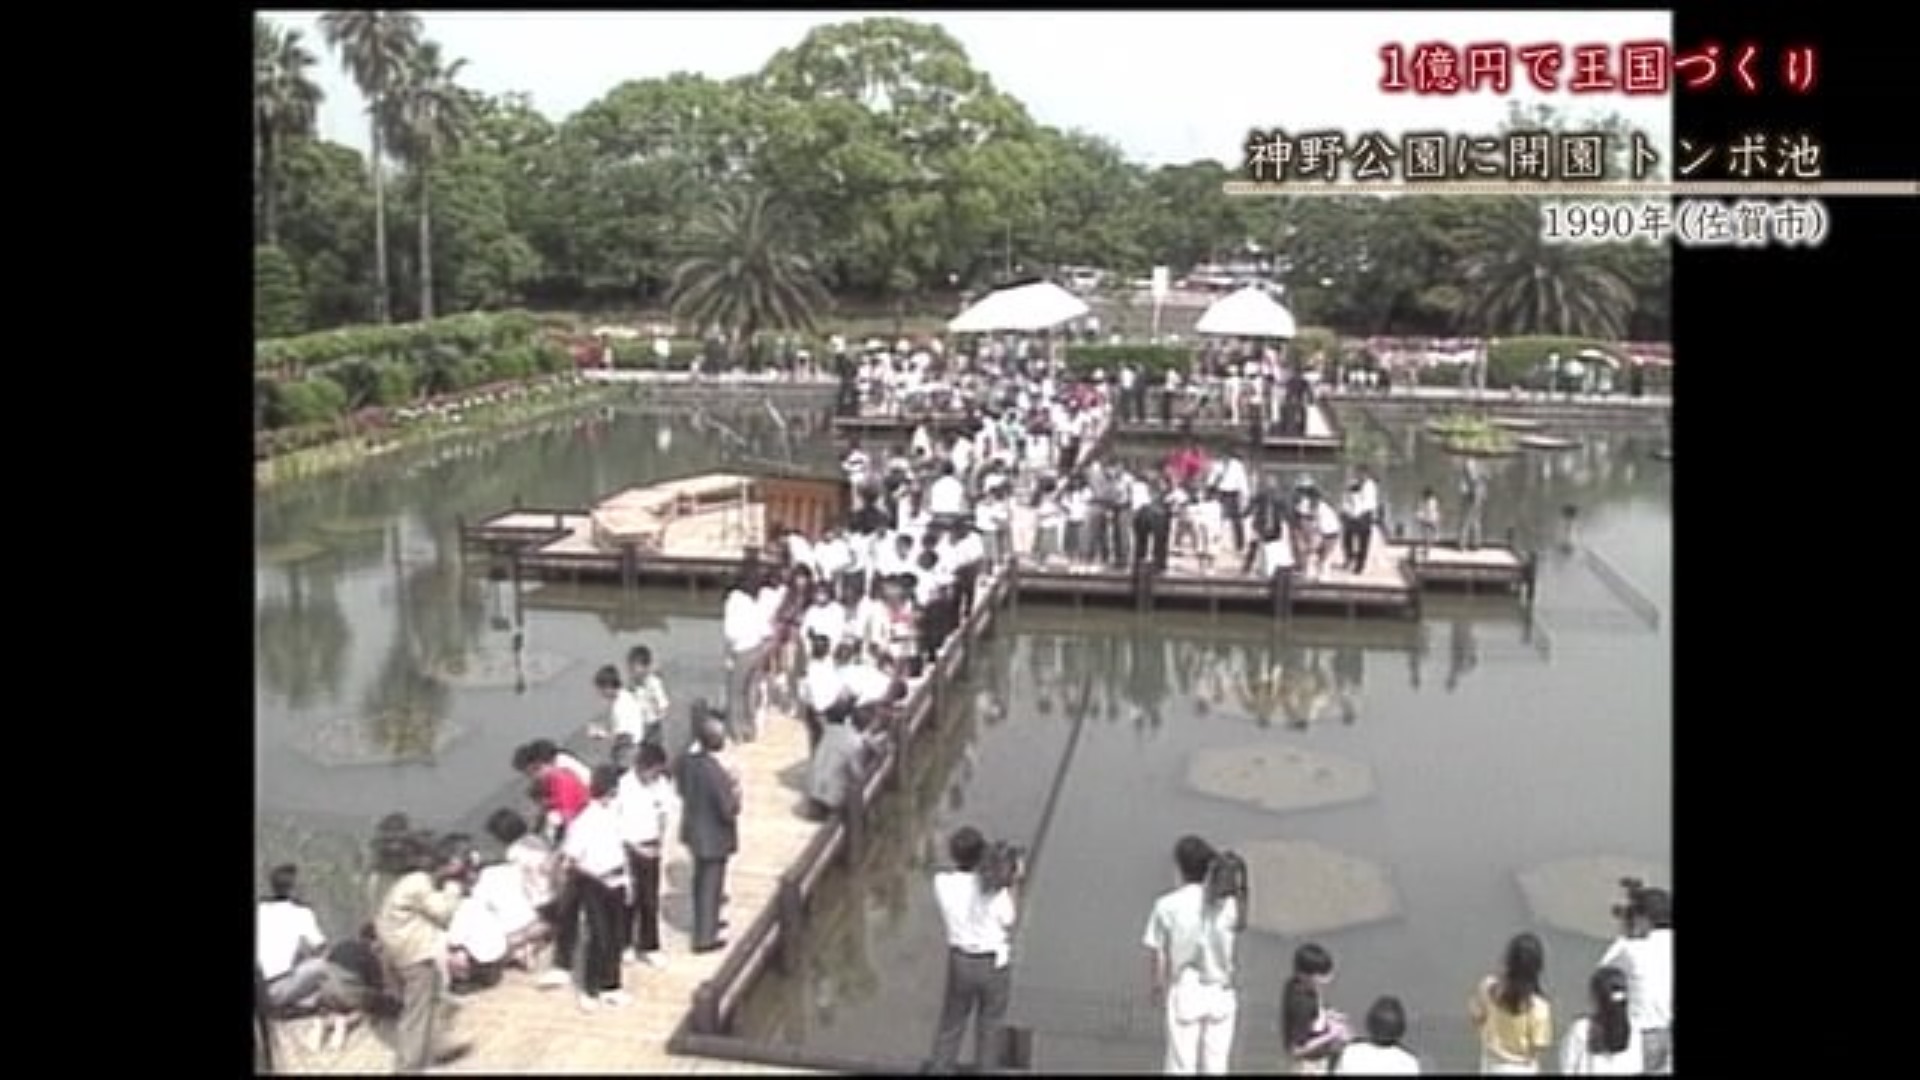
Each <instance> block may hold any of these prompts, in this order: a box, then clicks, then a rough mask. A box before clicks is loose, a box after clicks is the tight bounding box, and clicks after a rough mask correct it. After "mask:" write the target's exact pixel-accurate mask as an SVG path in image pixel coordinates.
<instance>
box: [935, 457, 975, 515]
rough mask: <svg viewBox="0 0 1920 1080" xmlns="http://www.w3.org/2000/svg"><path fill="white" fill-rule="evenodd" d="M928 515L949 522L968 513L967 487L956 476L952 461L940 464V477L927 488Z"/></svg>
mask: <svg viewBox="0 0 1920 1080" xmlns="http://www.w3.org/2000/svg"><path fill="white" fill-rule="evenodd" d="M927 513H929V514H931V515H933V517H934V518H936V519H945V520H948V521H953V520H958V519H959V518H961V517H964V516H965V515H966V513H967V486H966V485H965V484H963V483H961V482H960V477H959V476H957V475H955V471H954V465H953V462H951V461H943V462H941V463H940V475H939V476H938V477H937V478H935V480H934V481H933V483H932V484H930V485H928V487H927Z"/></svg>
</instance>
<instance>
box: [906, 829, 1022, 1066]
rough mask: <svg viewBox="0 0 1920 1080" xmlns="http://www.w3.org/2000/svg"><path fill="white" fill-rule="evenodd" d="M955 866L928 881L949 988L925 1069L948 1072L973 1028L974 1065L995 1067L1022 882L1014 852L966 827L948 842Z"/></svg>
mask: <svg viewBox="0 0 1920 1080" xmlns="http://www.w3.org/2000/svg"><path fill="white" fill-rule="evenodd" d="M947 854H948V855H949V856H950V857H951V858H952V859H953V868H952V869H950V870H942V871H940V872H939V873H937V874H935V875H934V876H933V898H934V902H935V904H936V905H937V906H938V907H939V909H940V921H941V923H942V924H943V925H944V926H945V928H946V938H947V984H946V991H945V993H944V994H943V995H942V997H941V1000H940V1026H939V1029H938V1030H937V1031H936V1032H935V1034H934V1037H933V1057H932V1059H931V1060H930V1061H929V1062H928V1063H927V1071H928V1072H932V1073H938V1074H947V1073H951V1072H953V1071H954V1070H955V1067H956V1066H957V1065H958V1063H959V1060H960V1040H961V1037H962V1036H964V1035H965V1034H966V1031H967V1022H968V1020H969V1019H971V1020H972V1021H973V1024H974V1044H973V1045H974V1067H975V1068H976V1069H978V1070H988V1069H991V1068H993V1066H994V1062H995V1053H994V1051H995V1048H996V1047H997V1046H998V1045H999V1043H1000V1031H1001V1030H1002V1028H1003V1027H1004V1026H1005V1023H1006V1015H1007V1003H1008V1001H1009V1000H1010V998H1011V997H1012V993H1013V968H1012V959H1013V944H1012V938H1011V935H1012V933H1013V926H1014V922H1015V920H1016V919H1017V918H1018V917H1019V909H1018V906H1017V905H1016V903H1015V897H1014V894H1015V891H1016V890H1017V889H1018V887H1019V882H1020V879H1021V878H1022V877H1024V876H1025V867H1024V866H1022V865H1021V861H1022V860H1021V856H1020V852H1019V849H1017V848H1012V847H1009V846H1007V845H1005V844H992V845H990V844H988V843H987V839H986V837H984V836H982V835H981V834H980V830H978V829H976V828H974V827H972V826H971V825H968V826H964V827H962V828H960V829H958V830H955V832H954V834H953V836H952V837H950V838H949V839H948V840H947Z"/></svg>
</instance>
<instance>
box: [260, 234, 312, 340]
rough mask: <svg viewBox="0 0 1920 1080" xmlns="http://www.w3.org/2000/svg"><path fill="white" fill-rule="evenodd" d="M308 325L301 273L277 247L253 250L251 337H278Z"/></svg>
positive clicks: (295, 332)
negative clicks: (301, 285)
mask: <svg viewBox="0 0 1920 1080" xmlns="http://www.w3.org/2000/svg"><path fill="white" fill-rule="evenodd" d="M306 326H307V297H306V292H305V291H304V290H303V289H301V287H300V272H299V271H298V270H297V269H295V268H294V265H293V260H292V259H291V258H289V257H288V256H287V253H286V252H284V251H282V250H280V249H279V248H277V247H266V246H261V247H257V248H254V249H253V336H254V337H256V338H273V337H281V336H284V335H286V334H297V333H299V332H300V331H302V330H304V329H306Z"/></svg>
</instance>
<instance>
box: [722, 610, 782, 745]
mask: <svg viewBox="0 0 1920 1080" xmlns="http://www.w3.org/2000/svg"><path fill="white" fill-rule="evenodd" d="M720 635H721V637H722V638H723V639H724V641H725V644H726V650H727V656H726V662H727V683H726V687H727V696H726V701H725V702H724V708H725V710H726V714H727V729H728V735H729V736H730V737H731V738H733V739H734V740H735V741H737V742H752V741H753V740H754V738H755V737H756V736H757V735H758V734H759V719H760V718H759V707H758V702H757V700H756V698H757V696H758V695H757V694H756V693H755V690H756V689H757V688H758V687H759V685H760V680H761V676H762V674H763V672H762V671H761V667H762V665H763V663H764V662H765V659H766V655H767V649H768V648H769V647H770V646H771V645H772V644H773V620H772V618H770V617H769V612H768V610H767V608H766V607H765V606H764V605H763V604H762V603H761V602H760V601H759V600H758V599H756V598H755V595H754V588H753V583H752V582H750V581H748V580H746V579H745V578H741V579H740V580H739V581H736V582H735V583H734V585H733V588H731V589H729V590H727V598H726V601H725V603H724V604H723V605H722V607H721V611H720Z"/></svg>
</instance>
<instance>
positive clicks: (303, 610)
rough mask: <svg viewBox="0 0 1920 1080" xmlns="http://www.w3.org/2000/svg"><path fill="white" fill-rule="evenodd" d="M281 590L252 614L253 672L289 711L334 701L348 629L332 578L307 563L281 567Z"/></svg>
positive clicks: (342, 672)
mask: <svg viewBox="0 0 1920 1080" xmlns="http://www.w3.org/2000/svg"><path fill="white" fill-rule="evenodd" d="M281 573H282V574H283V575H284V577H285V585H284V588H283V591H282V592H281V593H279V594H277V595H265V596H261V597H260V599H259V601H258V603H257V604H256V610H255V614H254V634H255V638H254V667H255V670H256V671H257V672H258V673H259V677H260V680H261V681H262V682H263V683H265V684H266V686H267V687H268V688H269V689H270V690H272V691H273V692H274V693H276V694H278V695H280V696H281V698H283V699H284V700H285V701H286V703H287V704H288V705H289V706H290V707H292V708H295V709H304V708H307V707H309V706H312V705H316V704H319V703H320V702H321V701H323V700H325V701H336V700H338V699H339V697H340V692H341V685H342V681H343V679H344V678H345V676H346V659H347V649H348V647H349V646H350V645H351V644H352V641H353V628H352V627H351V626H350V625H348V623H347V615H346V612H345V611H344V610H343V609H342V608H341V606H340V597H339V595H338V593H337V592H336V591H335V578H334V575H333V573H332V572H331V571H330V570H329V569H327V568H326V567H324V566H317V565H314V564H313V563H312V562H308V563H295V564H290V565H287V566H284V567H282V568H281Z"/></svg>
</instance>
